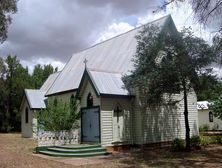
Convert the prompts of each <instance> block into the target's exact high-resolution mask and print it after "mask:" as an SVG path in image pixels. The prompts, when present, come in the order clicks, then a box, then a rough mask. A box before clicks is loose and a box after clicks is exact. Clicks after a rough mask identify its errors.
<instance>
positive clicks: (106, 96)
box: [100, 93, 135, 99]
mask: <svg viewBox="0 0 222 168" xmlns="http://www.w3.org/2000/svg"><path fill="white" fill-rule="evenodd" d="M100 96H101V97H103V98H123V99H131V98H134V97H135V95H116V94H103V93H101V94H100Z"/></svg>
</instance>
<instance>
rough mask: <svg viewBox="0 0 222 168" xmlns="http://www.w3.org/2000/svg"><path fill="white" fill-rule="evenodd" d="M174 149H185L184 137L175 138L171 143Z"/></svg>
mask: <svg viewBox="0 0 222 168" xmlns="http://www.w3.org/2000/svg"><path fill="white" fill-rule="evenodd" d="M171 148H172V150H173V151H182V150H184V149H185V143H184V140H183V139H179V138H175V139H174V140H173V141H172V143H171Z"/></svg>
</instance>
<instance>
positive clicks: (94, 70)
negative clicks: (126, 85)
mask: <svg viewBox="0 0 222 168" xmlns="http://www.w3.org/2000/svg"><path fill="white" fill-rule="evenodd" d="M88 70H89V71H93V72H105V73H112V74H122V73H120V72H116V71H107V70H103V69H94V68H88Z"/></svg>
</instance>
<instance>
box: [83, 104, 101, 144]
mask: <svg viewBox="0 0 222 168" xmlns="http://www.w3.org/2000/svg"><path fill="white" fill-rule="evenodd" d="M81 121H82V123H81V126H82V129H81V130H82V142H94V143H99V142H100V120H99V107H91V108H85V109H82V120H81Z"/></svg>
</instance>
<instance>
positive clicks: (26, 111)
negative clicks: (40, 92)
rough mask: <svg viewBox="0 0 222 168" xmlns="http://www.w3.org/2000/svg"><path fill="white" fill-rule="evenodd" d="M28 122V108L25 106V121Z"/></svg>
mask: <svg viewBox="0 0 222 168" xmlns="http://www.w3.org/2000/svg"><path fill="white" fill-rule="evenodd" d="M28 122H29V110H28V107H26V109H25V123H28Z"/></svg>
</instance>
